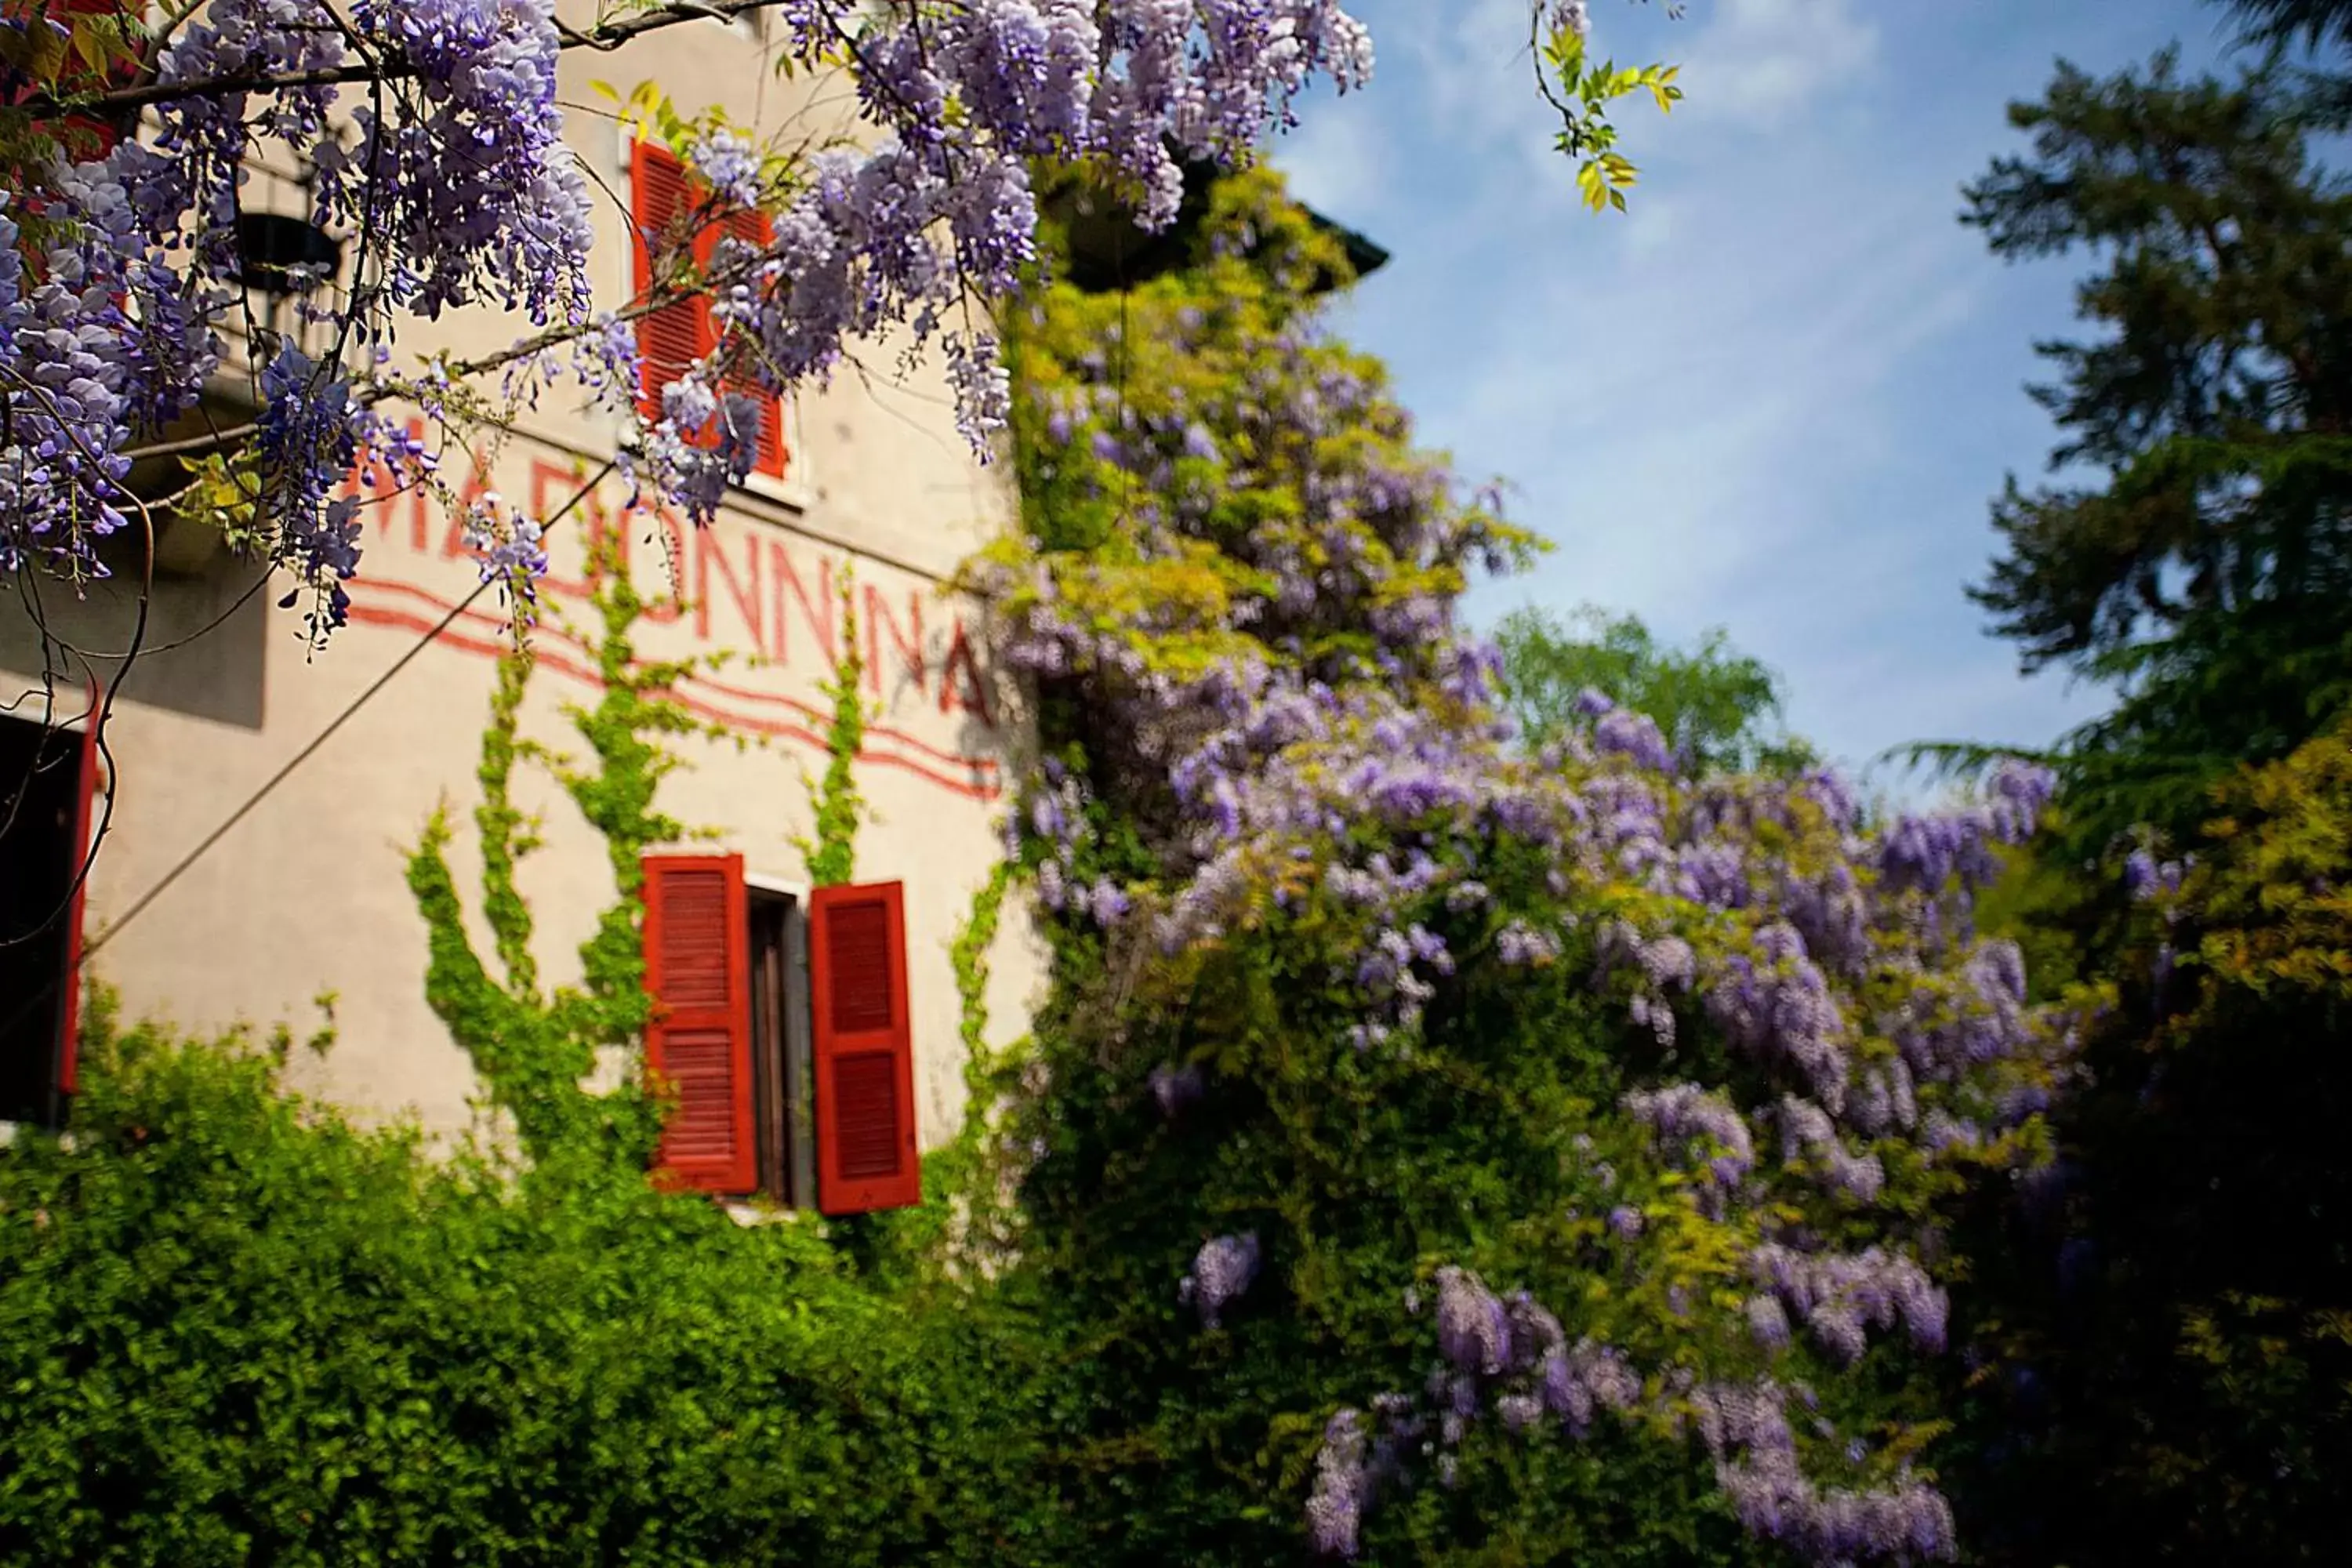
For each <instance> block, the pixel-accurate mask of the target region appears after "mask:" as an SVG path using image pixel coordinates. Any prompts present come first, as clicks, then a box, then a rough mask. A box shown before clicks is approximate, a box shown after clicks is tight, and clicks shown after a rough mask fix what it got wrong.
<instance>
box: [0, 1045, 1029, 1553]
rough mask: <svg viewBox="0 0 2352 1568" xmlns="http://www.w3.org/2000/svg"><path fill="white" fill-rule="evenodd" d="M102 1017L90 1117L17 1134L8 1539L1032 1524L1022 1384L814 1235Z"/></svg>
mask: <svg viewBox="0 0 2352 1568" xmlns="http://www.w3.org/2000/svg"><path fill="white" fill-rule="evenodd" d="M105 1032H106V1031H105V1030H104V1028H103V1027H102V1026H101V1027H100V1028H99V1029H97V1030H94V1031H93V1033H94V1034H96V1035H100V1036H103V1035H104V1034H105ZM94 1045H95V1047H96V1048H94V1049H93V1050H92V1051H91V1053H90V1057H91V1059H90V1060H89V1067H88V1069H87V1070H86V1072H85V1075H84V1084H85V1087H84V1089H83V1092H82V1094H81V1096H80V1098H79V1102H78V1103H77V1105H76V1107H75V1114H74V1124H73V1130H72V1136H71V1137H70V1138H68V1139H66V1140H58V1139H52V1138H46V1137H26V1138H22V1139H20V1140H19V1141H18V1142H16V1144H15V1145H14V1146H12V1147H9V1148H6V1149H5V1150H0V1563H77V1564H89V1565H98V1564H133V1563H158V1564H162V1563H169V1564H173V1568H201V1565H203V1564H210V1563H239V1564H244V1563H272V1564H275V1563H286V1564H310V1563H316V1564H321V1565H326V1564H332V1565H335V1568H350V1565H354V1564H372V1563H679V1564H683V1563H730V1564H731V1563H825V1564H828V1565H834V1564H856V1563H904V1562H909V1561H965V1560H972V1559H974V1558H975V1557H977V1558H981V1559H987V1560H993V1559H996V1558H998V1557H999V1556H1001V1555H1004V1554H1007V1552H1009V1549H1010V1548H1011V1547H1012V1545H1013V1541H1012V1537H1013V1535H1015V1534H1017V1533H1018V1531H1015V1530H1014V1529H1013V1527H1011V1526H1008V1525H1004V1524H1002V1523H1000V1522H999V1519H1000V1516H1001V1515H1002V1514H1003V1513H1004V1512H1005V1511H1007V1510H1008V1509H1009V1507H1010V1503H1009V1500H1011V1499H1013V1498H1015V1497H1017V1496H1020V1495H1022V1487H1021V1485H1020V1481H1021V1478H1022V1477H1023V1476H1024V1475H1026V1474H1027V1473H1029V1471H1030V1469H1031V1468H1032V1467H1030V1466H1029V1465H1028V1464H1027V1462H1026V1460H1025V1459H1024V1453H1023V1450H1022V1447H1021V1445H1020V1444H1019V1443H1018V1442H1017V1441H1015V1440H1013V1437H1012V1436H1010V1433H1009V1428H1002V1427H997V1426H982V1424H981V1423H982V1418H983V1413H988V1412H993V1413H994V1417H995V1418H996V1419H1011V1418H1015V1417H1017V1415H1018V1412H1019V1406H1020V1400H1019V1398H1018V1397H1017V1395H1014V1394H1013V1391H1014V1390H1015V1389H1016V1388H1017V1387H1018V1381H1017V1379H1016V1378H1015V1377H1014V1376H1013V1373H1012V1371H1011V1369H1008V1368H1007V1367H1006V1366H1005V1365H1004V1364H1003V1363H1002V1362H1001V1359H1000V1358H998V1357H997V1356H996V1355H995V1352H993V1350H992V1344H991V1342H990V1341H989V1340H988V1339H987V1338H986V1337H985V1336H984V1335H982V1333H981V1332H980V1331H979V1327H978V1321H977V1320H974V1319H971V1318H969V1317H966V1316H963V1315H955V1316H952V1317H951V1316H950V1315H949V1314H946V1313H930V1314H927V1313H925V1312H923V1311H919V1310H912V1309H910V1308H909V1307H908V1306H907V1305H906V1304H905V1303H904V1302H901V1303H899V1304H898V1305H896V1306H893V1305H891V1304H888V1303H886V1302H884V1301H882V1300H879V1299H878V1298H877V1297H876V1296H874V1295H873V1294H871V1293H870V1292H868V1291H866V1290H864V1289H861V1288H860V1287H859V1285H858V1284H857V1282H856V1280H854V1279H850V1278H847V1277H846V1276H845V1273H844V1271H843V1268H842V1267H841V1265H840V1263H839V1262H838V1260H837V1258H836V1255H835V1253H834V1251H833V1249H832V1248H831V1247H828V1246H827V1245H826V1243H825V1242H824V1241H823V1240H822V1239H820V1238H819V1237H816V1236H815V1235H814V1234H813V1233H812V1231H811V1229H810V1228H809V1227H805V1226H793V1225H781V1226H763V1227H756V1228H746V1227H742V1226H736V1225H735V1224H733V1223H731V1222H730V1221H729V1220H728V1219H727V1218H725V1217H724V1216H723V1215H720V1214H719V1213H718V1212H717V1211H716V1210H714V1209H713V1207H712V1206H711V1205H709V1203H707V1202H705V1201H702V1200H700V1199H697V1198H693V1197H683V1196H665V1195H663V1194H657V1193H655V1192H654V1191H652V1190H651V1189H650V1188H649V1187H648V1186H647V1185H646V1184H645V1183H643V1182H642V1181H637V1180H630V1179H625V1178H623V1179H615V1178H614V1177H612V1176H610V1175H604V1176H599V1175H597V1174H594V1173H586V1174H572V1173H565V1172H562V1171H560V1170H541V1171H539V1172H536V1173H530V1174H528V1175H523V1174H520V1173H516V1172H514V1171H511V1170H503V1169H500V1168H499V1167H498V1166H497V1165H496V1164H495V1163H493V1162H490V1161H488V1160H486V1159H482V1158H478V1157H473V1156H467V1157H462V1158H459V1159H456V1160H448V1159H444V1158H436V1157H433V1156H431V1155H428V1153H427V1152H426V1151H425V1149H424V1148H423V1146H422V1144H421V1142H420V1140H419V1139H418V1138H417V1136H416V1135H415V1133H414V1132H413V1131H403V1130H394V1131H363V1130H361V1129H357V1128H355V1127H353V1126H352V1125H351V1124H350V1123H349V1122H347V1121H344V1120H342V1119H341V1117H339V1116H338V1115H336V1114H335V1113H333V1112H332V1111H331V1110H326V1109H323V1108H321V1107H319V1106H316V1105H313V1104H309V1103H306V1102H304V1101H301V1100H298V1099H296V1098H293V1097H291V1096H289V1095H287V1094H285V1093H283V1092H282V1091H281V1089H280V1088H279V1084H278V1068H279V1066H280V1065H281V1064H282V1061H283V1058H284V1047H283V1043H282V1041H281V1043H280V1044H279V1047H278V1048H277V1049H276V1050H274V1051H273V1050H266V1049H259V1048H255V1047H252V1046H250V1045H249V1044H244V1043H240V1042H239V1041H236V1040H229V1041H222V1042H215V1043H210V1044H203V1045H189V1044H181V1043H175V1042H173V1041H171V1040H169V1039H167V1038H165V1037H162V1036H160V1035H158V1034H157V1033H155V1032H153V1031H151V1030H137V1031H132V1032H130V1033H128V1034H126V1035H123V1036H121V1037H119V1038H116V1039H112V1040H105V1039H100V1040H97V1041H95V1042H94ZM982 1393H985V1394H987V1395H988V1399H987V1401H986V1402H983V1401H982V1399H981V1398H979V1397H978V1395H979V1394H982Z"/></svg>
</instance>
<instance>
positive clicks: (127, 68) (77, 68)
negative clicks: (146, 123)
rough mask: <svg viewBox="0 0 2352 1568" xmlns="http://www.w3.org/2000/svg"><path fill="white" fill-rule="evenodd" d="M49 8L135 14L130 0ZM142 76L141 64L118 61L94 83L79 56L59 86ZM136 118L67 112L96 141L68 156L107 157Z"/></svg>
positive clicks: (17, 9)
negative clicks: (103, 78)
mask: <svg viewBox="0 0 2352 1568" xmlns="http://www.w3.org/2000/svg"><path fill="white" fill-rule="evenodd" d="M48 8H49V13H50V15H52V16H57V17H58V18H59V19H63V18H65V17H68V16H121V17H124V18H125V19H128V18H129V17H130V16H132V15H135V13H134V12H133V11H132V10H131V7H130V6H129V5H127V4H126V0H49V7H48ZM30 9H31V7H30V6H29V5H10V6H9V7H8V11H9V13H10V14H11V15H16V14H22V13H25V12H29V11H30ZM68 25H70V24H68ZM138 75H139V68H138V67H137V66H135V65H132V64H131V63H129V62H127V61H122V60H117V61H115V62H113V63H112V64H111V65H110V67H109V68H108V69H107V73H106V79H105V80H104V81H101V82H92V81H90V79H89V70H88V68H85V67H84V66H83V65H82V64H81V62H80V61H79V60H78V59H77V60H69V61H68V63H67V67H66V69H65V70H64V71H63V72H62V73H60V75H59V77H58V87H60V88H64V89H80V88H82V87H84V86H89V87H92V88H97V89H105V88H110V87H128V86H130V85H131V82H132V81H134V80H136V79H137V78H138ZM132 118H133V116H132V114H131V112H129V111H125V110H116V111H115V112H114V113H112V114H110V115H108V116H106V117H105V118H103V119H101V118H100V117H98V116H96V115H89V114H68V115H67V116H66V118H65V122H66V123H67V124H68V125H70V126H72V127H74V128H75V129H76V130H79V131H83V132H88V133H89V136H90V137H91V138H92V139H93V142H94V144H93V143H78V144H76V145H74V146H73V147H71V148H69V149H68V153H67V156H68V157H69V158H88V159H92V160H95V159H99V158H103V157H105V156H106V155H107V154H108V153H111V152H112V151H114V146H115V143H116V142H120V141H121V140H122V137H123V132H125V131H126V130H127V129H128V128H129V124H130V121H131V119H132Z"/></svg>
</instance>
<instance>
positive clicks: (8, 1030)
mask: <svg viewBox="0 0 2352 1568" xmlns="http://www.w3.org/2000/svg"><path fill="white" fill-rule="evenodd" d="M85 788H86V779H85V763H84V756H83V737H82V735H81V734H80V733H79V731H72V730H65V729H60V728H58V727H56V726H54V725H47V724H38V723H34V722H31V721H26V720H24V719H21V718H16V717H14V716H6V715H0V1121H20V1122H32V1123H34V1124H36V1125H37V1126H42V1127H55V1126H57V1125H58V1123H59V1122H60V1121H62V1120H63V1119H64V1112H65V1096H66V1092H67V1090H68V1089H69V1088H70V1087H71V1081H70V1071H69V1068H68V1062H69V1059H70V1058H69V1056H68V1047H69V1045H70V1042H69V1040H68V1031H69V1030H70V1029H71V1027H72V1026H73V1021H74V1007H73V1005H72V1004H73V999H74V987H75V985H76V984H78V983H79V982H78V979H77V977H76V976H75V975H74V974H73V973H71V971H72V968H73V964H74V960H75V958H76V956H77V954H76V952H75V948H76V941H75V939H76V936H77V934H78V931H77V927H78V926H79V920H80V912H79V900H77V899H76V897H75V893H76V890H77V886H78V883H79V879H80V878H81V876H82V870H83V868H82V861H83V858H84V844H83V817H84V815H85V811H84V804H83V803H84V798H85V795H84V791H85Z"/></svg>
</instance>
